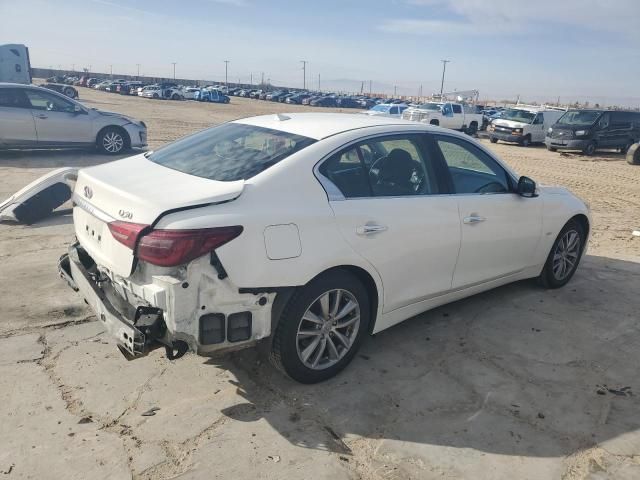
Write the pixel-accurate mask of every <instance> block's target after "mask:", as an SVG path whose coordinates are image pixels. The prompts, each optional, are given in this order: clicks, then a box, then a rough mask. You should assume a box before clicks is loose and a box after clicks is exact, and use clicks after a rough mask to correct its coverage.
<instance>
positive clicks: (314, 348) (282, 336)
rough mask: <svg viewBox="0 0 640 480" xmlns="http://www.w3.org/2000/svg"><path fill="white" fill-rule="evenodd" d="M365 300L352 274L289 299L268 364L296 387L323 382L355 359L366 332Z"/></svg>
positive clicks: (339, 273) (331, 276)
mask: <svg viewBox="0 0 640 480" xmlns="http://www.w3.org/2000/svg"><path fill="white" fill-rule="evenodd" d="M370 318H371V312H370V307H369V295H368V293H367V290H366V289H365V288H364V286H363V285H362V283H361V282H360V281H359V280H358V279H357V278H356V277H355V276H353V275H352V274H351V273H349V272H346V271H343V270H335V271H332V272H329V273H327V274H324V275H322V276H320V277H318V278H316V279H314V280H312V281H311V282H310V283H309V284H307V285H306V286H304V287H302V288H301V289H299V290H298V291H296V293H294V294H293V296H292V297H291V299H290V300H289V302H288V303H287V306H286V307H285V309H284V311H283V312H282V315H281V317H280V319H279V322H278V326H277V328H276V330H275V333H274V336H273V345H272V347H271V361H272V362H273V363H274V365H275V366H276V367H277V368H278V369H279V370H280V371H282V372H283V373H285V374H286V375H288V376H289V377H291V378H292V379H293V380H296V381H298V382H300V383H317V382H322V381H323V380H327V379H329V378H331V377H333V376H334V375H336V374H337V373H338V372H340V371H341V370H342V369H343V368H345V367H346V366H347V365H348V364H349V362H351V360H352V359H353V356H354V355H355V354H356V352H357V351H358V348H359V347H360V344H361V343H362V340H363V338H364V336H365V335H366V334H367V332H368V331H369V322H370Z"/></svg>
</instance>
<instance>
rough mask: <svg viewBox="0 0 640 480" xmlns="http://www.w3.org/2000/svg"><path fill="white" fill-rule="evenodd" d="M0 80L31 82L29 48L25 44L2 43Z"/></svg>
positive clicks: (0, 48)
mask: <svg viewBox="0 0 640 480" xmlns="http://www.w3.org/2000/svg"><path fill="white" fill-rule="evenodd" d="M0 82H6V83H23V84H26V85H29V84H30V83H31V63H30V61H29V49H28V48H27V47H26V46H25V45H17V44H9V45H0Z"/></svg>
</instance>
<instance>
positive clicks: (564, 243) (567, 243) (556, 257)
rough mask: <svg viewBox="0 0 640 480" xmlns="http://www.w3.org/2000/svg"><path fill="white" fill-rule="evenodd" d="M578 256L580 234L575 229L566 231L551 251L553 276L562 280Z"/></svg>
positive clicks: (572, 267) (571, 269) (568, 273)
mask: <svg viewBox="0 0 640 480" xmlns="http://www.w3.org/2000/svg"><path fill="white" fill-rule="evenodd" d="M579 257H580V234H579V233H578V232H577V231H576V230H569V231H567V232H566V233H565V234H564V235H563V236H562V238H561V239H560V240H559V241H558V243H557V244H556V248H555V251H554V252H553V263H552V268H553V276H554V277H555V279H556V280H558V281H562V280H564V279H565V278H567V276H569V275H570V274H571V272H572V271H573V269H574V268H575V266H576V265H577V263H578V258H579Z"/></svg>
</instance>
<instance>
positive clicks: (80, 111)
mask: <svg viewBox="0 0 640 480" xmlns="http://www.w3.org/2000/svg"><path fill="white" fill-rule="evenodd" d="M73 113H75V114H76V115H78V114H83V113H87V112H85V110H84V109H83V108H82V107H81V106H80V105H74V106H73Z"/></svg>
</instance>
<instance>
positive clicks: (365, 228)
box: [356, 225, 387, 235]
mask: <svg viewBox="0 0 640 480" xmlns="http://www.w3.org/2000/svg"><path fill="white" fill-rule="evenodd" d="M386 230H387V227H385V226H384V225H361V226H359V227H357V228H356V233H357V234H358V235H372V234H374V233H380V232H384V231H386Z"/></svg>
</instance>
